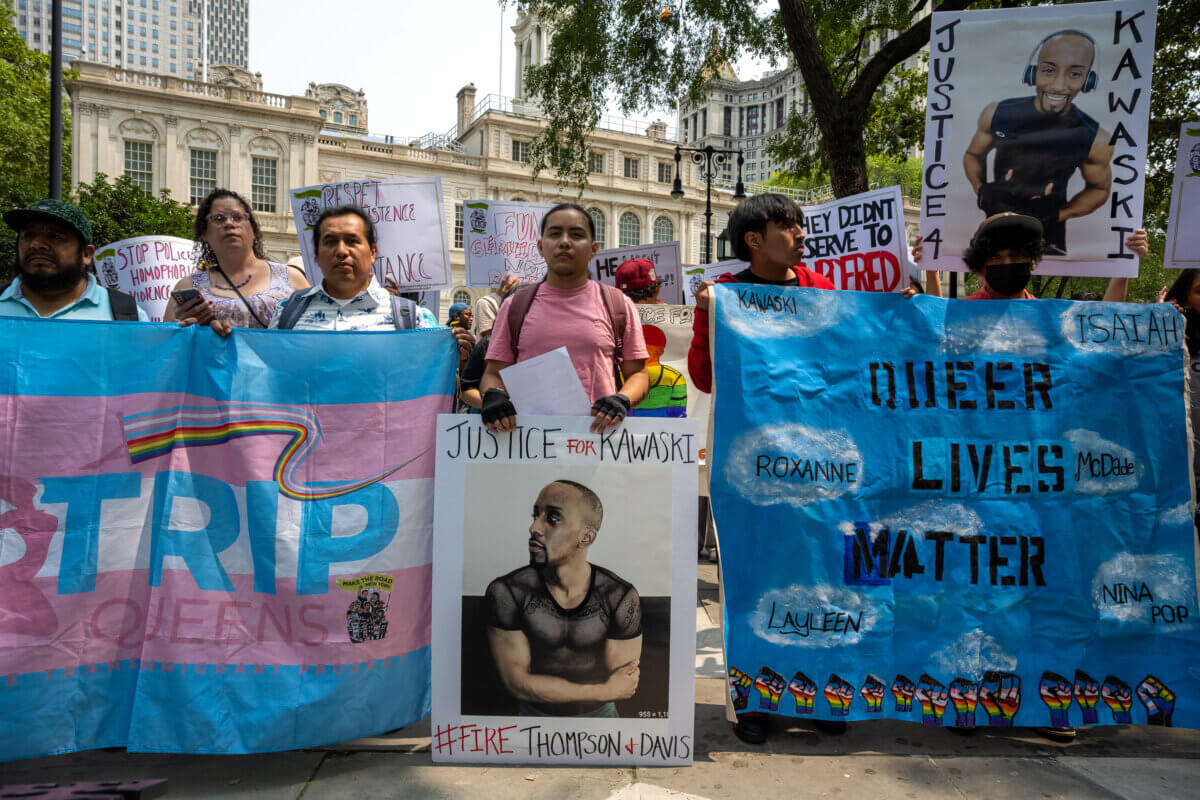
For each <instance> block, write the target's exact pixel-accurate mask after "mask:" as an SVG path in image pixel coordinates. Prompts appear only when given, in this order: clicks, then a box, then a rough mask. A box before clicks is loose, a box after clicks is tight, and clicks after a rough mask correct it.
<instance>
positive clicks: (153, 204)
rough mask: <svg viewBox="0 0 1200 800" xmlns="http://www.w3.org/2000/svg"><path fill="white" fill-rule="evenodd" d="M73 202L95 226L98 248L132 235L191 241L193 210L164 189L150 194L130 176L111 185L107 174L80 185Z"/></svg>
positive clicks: (94, 234) (93, 236)
mask: <svg viewBox="0 0 1200 800" xmlns="http://www.w3.org/2000/svg"><path fill="white" fill-rule="evenodd" d="M74 202H75V203H76V204H77V205H78V206H79V207H80V208H81V209H82V210H83V213H84V214H86V215H87V218H88V221H89V222H91V223H92V238H93V240H94V241H95V243H96V246H97V247H100V246H102V245H106V244H111V243H112V242H118V241H120V240H121V239H128V238H130V237H131V236H181V237H183V238H184V239H190V238H192V223H193V221H194V220H195V218H196V214H195V212H193V211H192V209H191V208H190V207H189V206H187V205H184V204H183V203H179V202H177V201H175V200H172V199H171V193H170V192H169V191H167V190H166V189H163V190H162V191H161V192H160V193H159V196H158V197H155V196H154V195H151V194H148V193H147V192H146V191H145V190H144V189H142V188H141V187H140V186H137V185H136V184H134V182H133V181H131V180H130V179H129V178H128V177H126V176H124V175H122V176H121V177H119V178H117V179H116V180H114V181H113V182H112V183H109V181H108V176H106V175H105V174H104V173H99V174H97V175H96V180H94V181H93V182H92V183H90V184H89V183H81V184H79V189H78V191H77V192H76V196H75V198H74Z"/></svg>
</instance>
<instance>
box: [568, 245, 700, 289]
mask: <svg viewBox="0 0 1200 800" xmlns="http://www.w3.org/2000/svg"><path fill="white" fill-rule="evenodd" d="M631 258H644V259H646V260H647V261H650V262H652V263H653V264H654V272H655V273H656V274H657V275H658V279H659V280H660V281H662V288H661V289H659V290H658V299H659V300H661V301H663V302H664V303H670V304H672V305H681V304H682V303H683V282H682V275H681V274H680V265H681V261H680V257H679V242H659V243H658V244H636V245H630V246H628V247H615V248H613V249H611V250H601V251H600V252H599V253H597V254H596V257H595V258H593V259H592V260H591V263H589V264H588V275H589V276H591V278H592V279H593V280H597V281H600V282H601V283H607V284H608V285H609V286H616V280H617V268H618V267H620V266H621V264H623V263H624V262H626V261H628V260H630V259H631Z"/></svg>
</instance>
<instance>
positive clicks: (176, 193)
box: [163, 114, 188, 200]
mask: <svg viewBox="0 0 1200 800" xmlns="http://www.w3.org/2000/svg"><path fill="white" fill-rule="evenodd" d="M163 124H164V125H165V127H166V129H167V137H166V144H165V145H164V146H163V188H164V189H170V190H171V196H172V197H174V198H175V199H177V200H178V199H181V198H182V199H183V200H187V199H188V198H187V197H186V196H185V195H183V194H181V193H180V187H179V117H177V116H175V115H174V114H167V115H166V116H164V117H163Z"/></svg>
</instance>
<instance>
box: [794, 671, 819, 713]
mask: <svg viewBox="0 0 1200 800" xmlns="http://www.w3.org/2000/svg"><path fill="white" fill-rule="evenodd" d="M788 691H789V692H791V693H792V697H794V698H796V713H797V714H811V713H813V702H814V700H815V699H816V697H817V684H816V683H815V682H814V681H813V680H812V679H811V678H809V677H808V676H807V675H805V674H804V673H803V672H797V673H796V674H795V675H793V676H792V682H791V683H789V684H788Z"/></svg>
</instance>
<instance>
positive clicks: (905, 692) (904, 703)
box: [892, 675, 917, 713]
mask: <svg viewBox="0 0 1200 800" xmlns="http://www.w3.org/2000/svg"><path fill="white" fill-rule="evenodd" d="M916 688H917V687H916V686H914V685H913V682H912V681H911V680H909V679H908V677H907V676H905V675H897V676H896V680H894V681H892V697H895V698H896V711H898V712H902V713H908V712H909V711H912V699H913V691H914V690H915V689H916Z"/></svg>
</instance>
